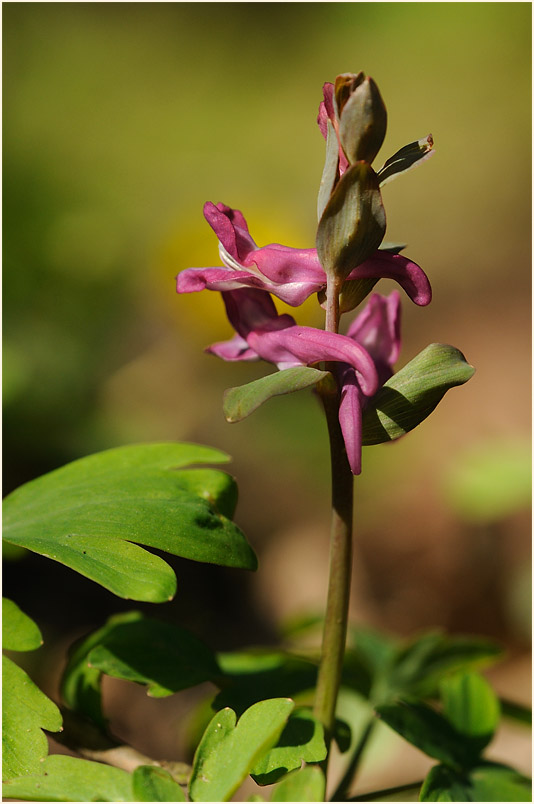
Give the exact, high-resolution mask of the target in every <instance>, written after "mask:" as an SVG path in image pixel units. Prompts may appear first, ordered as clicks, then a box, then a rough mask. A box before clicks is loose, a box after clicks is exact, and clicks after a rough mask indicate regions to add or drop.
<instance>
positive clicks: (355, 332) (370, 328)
mask: <svg viewBox="0 0 534 804" xmlns="http://www.w3.org/2000/svg"><path fill="white" fill-rule="evenodd" d="M400 311H401V308H400V295H399V293H398V291H396V290H394V291H393V292H392V293H391V294H390V295H389V297H386V296H382V295H380V294H379V293H374V294H373V295H372V296H371V297H370V298H369V301H368V302H367V304H366V306H365V307H364V309H363V310H362V312H361V313H360V314H359V315H358V316H357V317H356V318H355V319H354V321H353V322H352V324H351V325H350V327H349V329H348V331H347V336H348V337H349V338H351V339H353V340H354V341H355V342H356V343H359V344H360V345H361V346H363V347H364V348H365V349H366V351H367V352H368V354H369V355H370V356H371V358H372V360H373V362H374V365H375V368H376V372H377V375H378V382H379V386H382V385H383V384H384V383H385V382H386V381H387V380H388V379H389V378H390V377H391V376H392V374H393V365H394V364H395V363H396V361H397V358H398V356H399V351H400ZM337 381H338V386H339V388H340V403H339V424H340V426H341V432H342V433H343V439H344V441H345V448H346V450H347V458H348V461H349V464H350V468H351V470H352V472H353V474H355V475H359V474H360V472H361V453H362V413H363V410H364V408H365V405H366V404H367V399H368V397H369V394H366V393H365V390H364V389H363V388H361V386H360V383H359V378H358V376H357V375H356V374H355V372H354V369H353V368H352V366H349V365H340V366H339V367H338V370H337Z"/></svg>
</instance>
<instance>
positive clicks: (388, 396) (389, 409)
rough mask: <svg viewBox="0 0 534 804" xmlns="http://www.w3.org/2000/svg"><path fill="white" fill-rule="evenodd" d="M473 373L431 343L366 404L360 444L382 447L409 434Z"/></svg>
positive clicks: (458, 356) (459, 357) (448, 349)
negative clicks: (453, 389)
mask: <svg viewBox="0 0 534 804" xmlns="http://www.w3.org/2000/svg"><path fill="white" fill-rule="evenodd" d="M474 373H475V369H474V368H473V366H470V365H469V363H467V362H466V359H465V357H464V356H463V354H462V353H461V352H460V351H459V350H458V349H455V348H454V346H448V345H446V344H442V343H431V344H430V345H429V346H427V347H426V349H423V351H422V352H420V353H419V354H418V355H417V357H414V359H413V360H410V362H409V363H407V364H406V365H405V366H404V368H402V369H400V371H398V372H397V373H396V374H394V375H393V376H392V377H391V378H390V379H389V380H388V381H387V382H386V383H385V384H384V385H383V386H382V388H380V389H379V390H378V392H377V393H376V394H375V395H374V397H373V398H372V399H371V400H370V402H369V404H368V405H367V406H366V408H365V410H364V413H363V437H362V444H363V445H364V446H368V445H370V444H382V443H383V442H385V441H392V440H394V439H395V438H399V437H400V436H403V435H404V434H405V433H408V432H409V431H410V430H413V428H414V427H417V425H418V424H420V423H421V422H422V421H423V420H424V419H426V417H427V416H428V415H429V414H430V413H432V411H433V410H434V408H435V407H436V405H437V404H438V402H439V401H440V400H441V399H442V398H443V396H444V395H445V393H446V391H448V390H449V388H454V386H456V385H463V383H465V382H467V380H469V379H470V377H472V376H473V374H474Z"/></svg>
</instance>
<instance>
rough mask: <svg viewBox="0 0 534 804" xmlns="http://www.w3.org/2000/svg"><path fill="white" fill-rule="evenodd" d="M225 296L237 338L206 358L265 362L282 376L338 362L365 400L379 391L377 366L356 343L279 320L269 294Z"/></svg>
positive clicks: (211, 349) (235, 292) (243, 292)
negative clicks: (349, 372)
mask: <svg viewBox="0 0 534 804" xmlns="http://www.w3.org/2000/svg"><path fill="white" fill-rule="evenodd" d="M222 295H223V300H224V304H225V307H226V313H227V315H228V320H229V321H230V323H231V324H232V326H233V327H234V329H235V331H236V335H234V337H233V338H232V339H231V340H229V341H222V342H221V343H215V344H213V345H212V346H209V347H208V348H207V349H206V351H207V352H209V353H211V354H215V355H217V356H218V357H221V358H222V359H223V360H232V361H233V360H259V359H261V360H266V361H267V362H268V363H274V364H275V366H277V367H278V368H279V369H281V370H283V369H287V368H293V367H294V366H309V365H312V364H313V363H318V362H321V361H324V360H328V361H333V362H339V363H341V364H343V366H344V367H348V368H350V369H351V370H352V371H353V372H354V375H355V376H356V377H357V381H358V384H359V387H360V388H361V389H362V392H363V393H364V394H366V395H368V396H370V395H372V394H374V393H375V391H376V390H377V388H378V374H377V371H376V368H375V365H374V362H373V360H372V358H371V357H370V355H369V353H368V352H367V350H366V349H364V347H363V346H361V345H360V344H359V343H358V342H357V341H356V340H355V339H354V338H350V337H348V336H347V335H338V334H335V333H332V332H325V331H324V330H322V329H315V328H314V327H300V326H298V325H297V324H296V323H295V319H294V318H293V317H292V316H290V315H287V314H285V315H278V313H277V312H276V308H275V306H274V302H273V300H272V299H271V297H270V296H269V294H268V293H265V292H263V291H261V290H250V289H242V290H230V291H227V292H224V293H223V294H222Z"/></svg>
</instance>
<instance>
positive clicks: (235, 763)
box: [189, 698, 294, 801]
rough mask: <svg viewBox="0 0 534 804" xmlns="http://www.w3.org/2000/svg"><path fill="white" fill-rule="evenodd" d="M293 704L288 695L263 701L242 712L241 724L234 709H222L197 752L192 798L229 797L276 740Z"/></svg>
mask: <svg viewBox="0 0 534 804" xmlns="http://www.w3.org/2000/svg"><path fill="white" fill-rule="evenodd" d="M293 707H294V703H293V701H291V700H289V699H288V698H274V699H271V700H267V701H260V702H259V703H257V704H254V706H251V707H250V709H247V711H246V712H244V714H243V715H241V717H240V718H239V722H238V723H237V725H235V723H236V714H235V712H234V711H233V710H231V709H223V710H222V711H221V712H218V713H217V714H216V715H215V716H214V718H213V719H212V721H211V722H210V724H209V726H208V728H207V729H206V731H205V732H204V736H203V737H202V740H201V741H200V745H199V746H198V748H197V751H196V753H195V758H194V761H193V772H192V774H191V781H190V783H189V794H190V797H191V799H192V801H228V800H229V799H230V798H231V797H232V795H233V794H234V792H235V791H236V790H237V788H238V787H239V785H240V784H241V783H242V782H243V781H244V779H245V778H246V776H247V775H248V774H249V772H250V770H251V768H253V767H254V765H255V764H256V762H257V761H258V759H259V758H260V757H261V756H262V754H264V753H265V752H266V751H268V750H269V749H270V748H271V747H272V746H273V745H274V744H275V743H276V741H277V740H278V738H279V736H280V734H281V732H282V729H283V728H284V725H285V723H286V721H287V719H288V717H289V715H290V713H291V710H292V709H293Z"/></svg>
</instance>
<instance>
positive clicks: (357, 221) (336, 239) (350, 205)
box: [317, 162, 386, 279]
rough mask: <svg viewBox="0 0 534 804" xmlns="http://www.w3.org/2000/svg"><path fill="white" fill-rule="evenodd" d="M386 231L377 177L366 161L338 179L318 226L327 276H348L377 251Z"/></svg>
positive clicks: (319, 241) (320, 254)
mask: <svg viewBox="0 0 534 804" xmlns="http://www.w3.org/2000/svg"><path fill="white" fill-rule="evenodd" d="M385 231H386V215H385V212H384V207H383V204H382V197H381V195H380V189H379V187H378V178H377V176H376V173H375V172H374V170H373V169H372V167H371V166H370V165H368V164H367V163H366V162H356V164H354V165H351V167H349V168H348V169H347V170H346V171H345V173H344V174H343V176H342V177H341V179H340V180H339V182H338V183H337V185H336V187H335V189H334V191H333V193H332V195H331V196H330V199H329V201H328V203H327V205H326V207H325V209H324V212H323V215H322V217H321V220H320V221H319V226H318V228H317V253H318V256H319V260H320V262H321V265H322V266H323V268H324V270H325V272H326V274H327V275H328V276H333V277H337V278H340V279H345V278H346V277H347V276H348V274H350V272H351V271H352V269H353V268H356V266H358V265H360V263H362V262H364V261H365V260H366V259H367V258H368V257H370V256H371V254H372V253H373V251H375V250H376V249H377V248H378V246H379V245H380V243H381V242H382V238H383V237H384V232H385Z"/></svg>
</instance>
